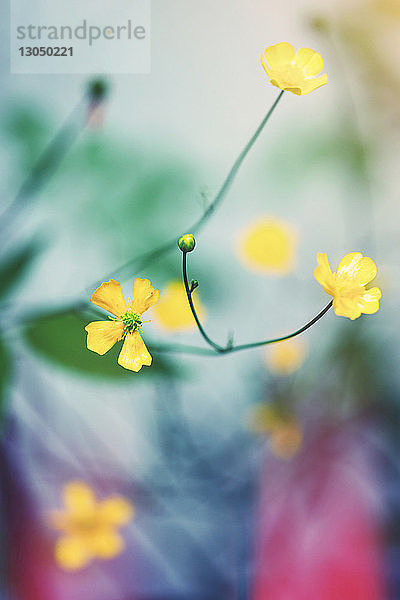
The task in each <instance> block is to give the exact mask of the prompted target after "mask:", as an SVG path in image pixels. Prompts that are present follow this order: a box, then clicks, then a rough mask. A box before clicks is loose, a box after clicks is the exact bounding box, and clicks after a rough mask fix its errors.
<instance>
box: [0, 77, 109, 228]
mask: <svg viewBox="0 0 400 600" xmlns="http://www.w3.org/2000/svg"><path fill="white" fill-rule="evenodd" d="M96 102H97V100H96V97H95V96H94V94H93V92H92V90H91V89H90V90H89V92H88V93H87V94H85V98H84V99H82V100H80V101H79V102H78V104H77V105H76V106H75V107H74V109H73V110H72V111H71V112H70V114H69V115H68V116H67V118H66V119H65V121H64V123H63V124H62V125H61V127H60V129H59V130H58V131H57V132H56V134H55V136H54V137H53V139H52V140H51V141H50V143H49V144H48V146H47V147H46V148H45V150H44V151H43V152H42V154H41V155H40V156H39V158H38V159H37V161H36V163H35V164H34V165H33V167H32V170H31V172H30V173H29V175H28V176H27V178H26V179H25V181H24V182H23V183H22V185H21V187H20V189H19V191H18V192H17V194H16V196H15V197H14V199H13V200H12V202H10V204H9V205H8V206H6V208H5V209H4V210H3V212H2V213H1V214H0V231H1V230H4V229H6V228H7V226H9V224H10V222H11V221H12V220H13V219H14V218H15V217H16V216H17V215H18V213H19V211H20V210H21V209H22V208H23V207H24V206H25V205H26V202H27V201H28V199H29V198H30V197H31V196H32V195H33V194H35V193H37V192H38V191H39V190H40V189H41V188H42V186H43V184H44V183H45V181H47V180H48V179H49V178H50V177H51V175H52V174H53V173H54V172H55V171H56V170H57V168H58V167H59V165H60V163H61V162H62V160H63V158H64V156H65V155H66V154H67V152H68V150H69V149H70V148H71V146H72V145H73V143H74V142H75V140H76V139H77V137H78V135H79V134H80V133H81V131H82V130H83V128H84V127H85V125H86V124H87V115H86V111H87V110H90V108H91V107H94V106H95V105H96ZM82 115H83V118H82Z"/></svg>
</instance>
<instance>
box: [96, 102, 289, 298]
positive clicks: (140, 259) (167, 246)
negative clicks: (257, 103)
mask: <svg viewBox="0 0 400 600" xmlns="http://www.w3.org/2000/svg"><path fill="white" fill-rule="evenodd" d="M283 93H284V92H283V90H282V91H281V92H280V93H279V94H278V96H277V98H276V99H275V101H274V103H273V104H272V106H271V108H270V109H269V111H268V112H267V114H266V115H265V117H264V118H263V120H262V121H261V123H260V125H259V126H258V127H257V129H256V131H255V132H254V133H253V135H252V136H251V138H250V140H249V141H248V142H247V144H246V145H245V147H244V148H243V150H242V152H241V153H240V154H239V156H238V157H237V159H236V160H235V162H234V163H233V166H232V167H231V169H230V171H229V173H228V175H227V176H226V178H225V180H224V182H223V183H222V186H221V187H220V189H219V191H218V192H217V194H216V196H215V198H214V200H213V201H212V202H211V204H210V205H209V206H208V208H207V209H206V210H205V211H204V213H203V214H202V216H201V217H200V218H199V219H197V220H196V221H195V222H194V223H193V224H192V225H191V226H190V227H188V228H187V230H186V231H190V232H191V233H196V232H198V231H199V229H201V227H203V225H205V223H206V222H207V221H208V219H209V218H210V217H211V215H212V214H213V213H214V211H215V210H216V208H217V207H218V205H219V204H221V202H222V200H223V199H224V198H225V196H226V194H227V192H228V190H229V188H230V186H231V185H232V182H233V180H234V178H235V177H236V174H237V172H238V171H239V169H240V167H241V165H242V163H243V161H244V159H245V158H246V156H247V154H248V153H249V151H250V150H251V148H252V147H253V146H254V143H255V142H256V140H257V138H258V137H259V135H260V133H261V132H262V130H263V129H264V127H265V125H266V124H267V122H268V121H269V119H270V117H271V115H272V113H273V112H274V110H275V108H276V107H277V105H278V103H279V100H280V99H281V98H282V96H283ZM184 233H186V232H184ZM178 237H179V236H175V237H174V239H171V240H169V241H167V242H165V243H164V244H162V245H161V246H159V247H158V248H155V249H154V250H150V251H149V252H145V253H143V254H141V255H140V256H136V257H135V258H133V259H131V260H129V261H128V262H126V263H125V264H124V265H122V266H121V267H118V269H115V271H112V272H111V273H109V274H108V275H106V276H105V277H104V278H103V280H102V281H105V280H106V279H110V278H114V277H120V276H121V274H122V273H123V272H124V271H126V270H132V269H133V267H135V269H136V271H138V270H141V269H144V268H145V267H146V266H147V265H148V264H150V263H151V262H152V261H153V260H154V259H156V258H158V257H159V256H161V255H163V254H164V253H165V252H168V251H169V250H172V249H173V248H175V246H176V240H177V238H178ZM100 283H101V281H100V282H96V283H95V284H94V285H93V287H96V286H97V285H99V284H100Z"/></svg>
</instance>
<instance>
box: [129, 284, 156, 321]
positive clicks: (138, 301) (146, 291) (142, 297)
mask: <svg viewBox="0 0 400 600" xmlns="http://www.w3.org/2000/svg"><path fill="white" fill-rule="evenodd" d="M159 296H160V292H159V291H158V290H157V289H156V288H154V287H153V286H152V285H151V282H150V281H149V280H148V279H140V278H139V277H137V278H136V279H135V288H134V295H133V302H132V310H133V311H134V312H136V313H139V315H141V314H143V313H144V312H145V311H146V310H148V309H149V308H150V307H151V306H153V304H155V303H156V302H157V300H158V298H159Z"/></svg>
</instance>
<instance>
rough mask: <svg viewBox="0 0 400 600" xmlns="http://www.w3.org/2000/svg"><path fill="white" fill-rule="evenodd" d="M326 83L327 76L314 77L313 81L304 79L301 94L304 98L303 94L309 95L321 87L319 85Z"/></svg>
mask: <svg viewBox="0 0 400 600" xmlns="http://www.w3.org/2000/svg"><path fill="white" fill-rule="evenodd" d="M325 83H328V75H327V73H325V75H321V77H316V78H315V79H306V80H305V81H304V83H302V84H301V94H302V96H304V95H305V94H309V93H310V92H312V91H313V90H315V89H316V88H319V87H321V85H325Z"/></svg>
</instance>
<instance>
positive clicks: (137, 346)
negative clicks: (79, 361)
mask: <svg viewBox="0 0 400 600" xmlns="http://www.w3.org/2000/svg"><path fill="white" fill-rule="evenodd" d="M158 297H159V291H158V290H157V289H155V288H153V286H152V285H151V283H150V281H149V280H148V279H139V278H137V279H135V288H134V296H133V300H132V303H130V299H129V298H128V304H126V302H125V299H124V297H123V295H122V290H121V284H120V283H118V281H114V279H110V281H107V282H105V283H102V284H101V286H100V287H98V288H97V289H96V290H95V291H94V292H93V294H92V297H91V298H90V301H91V302H93V304H96V306H100V308H104V309H105V310H108V312H110V313H111V314H112V315H114V316H113V317H109V319H110V320H109V321H93V322H92V323H89V325H86V327H85V329H86V331H87V333H88V336H87V347H88V348H89V350H92V351H93V352H97V354H105V353H106V352H108V350H110V348H112V346H114V344H115V343H116V342H118V341H119V340H122V339H123V340H124V343H123V346H122V350H121V352H120V354H119V357H118V364H120V365H121V366H122V367H125V369H129V370H130V371H135V372H137V371H140V369H141V368H142V366H143V365H146V366H147V367H149V366H150V365H151V362H152V358H151V354H150V353H149V351H148V350H147V348H146V346H145V344H144V342H143V340H142V338H141V337H140V333H139V332H140V331H141V328H142V324H143V323H144V321H143V320H142V314H143V313H144V312H145V311H146V310H148V309H149V308H150V307H151V306H153V304H155V303H156V302H157V300H158Z"/></svg>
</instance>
